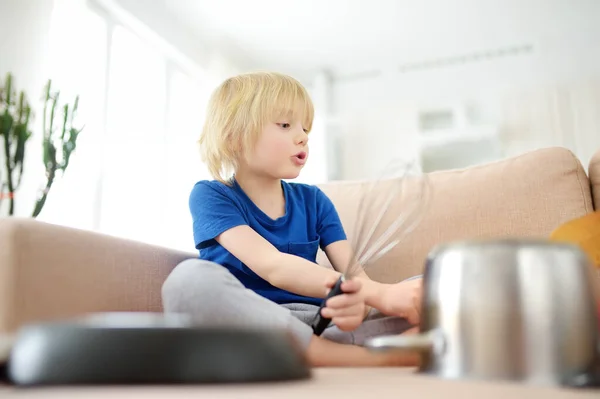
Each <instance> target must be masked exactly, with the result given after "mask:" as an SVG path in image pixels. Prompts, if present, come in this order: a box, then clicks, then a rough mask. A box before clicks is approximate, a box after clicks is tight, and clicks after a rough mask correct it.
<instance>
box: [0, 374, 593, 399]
mask: <svg viewBox="0 0 600 399" xmlns="http://www.w3.org/2000/svg"><path fill="white" fill-rule="evenodd" d="M137 397H143V398H148V399H152V398H177V399H186V398H190V399H191V398H194V399H198V398H214V399H233V398H235V399H238V398H256V399H270V398H274V399H275V398H276V399H283V398H285V399H288V398H289V399H314V398H328V399H333V398H335V397H339V398H340V399H353V398H357V399H359V398H360V399H387V398H402V399H407V398H415V399H426V398H443V399H450V398H460V399H463V398H484V399H496V398H498V399H506V398H511V399H517V398H524V399H525V398H527V399H530V398H544V399H570V398H573V399H577V398H590V399H591V398H595V399H598V398H600V389H595V390H592V389H590V390H583V389H563V388H552V387H539V386H525V385H520V384H516V383H515V384H513V383H510V384H509V383H491V382H479V381H478V382H467V381H448V380H441V379H437V378H434V377H431V376H424V375H416V374H415V373H414V370H412V369H393V368H386V369H381V368H378V369H377V368H371V369H348V368H345V369H316V370H315V371H314V375H313V378H311V379H310V380H305V381H299V382H285V383H278V384H272V383H270V384H256V385H248V384H245V385H219V386H214V385H213V386H207V385H195V386H131V387H54V388H28V389H19V388H14V387H9V386H4V387H0V398H3V399H4V398H7V399H8V398H20V399H30V398H31V399H33V398H57V399H58V398H60V399H67V398H82V399H83V398H85V399H95V398H103V399H104V398H109V399H126V398H137Z"/></svg>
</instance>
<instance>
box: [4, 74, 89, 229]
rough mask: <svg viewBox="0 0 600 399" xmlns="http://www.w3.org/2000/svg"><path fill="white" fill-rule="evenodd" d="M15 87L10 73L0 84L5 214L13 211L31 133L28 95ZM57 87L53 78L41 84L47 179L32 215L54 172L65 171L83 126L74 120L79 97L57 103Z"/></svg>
mask: <svg viewBox="0 0 600 399" xmlns="http://www.w3.org/2000/svg"><path fill="white" fill-rule="evenodd" d="M18 93H19V94H18V96H17V91H16V90H15V88H14V84H13V77H12V75H11V74H10V73H9V74H7V76H6V80H5V82H4V84H3V85H0V138H2V142H3V144H4V151H3V152H2V153H3V156H2V158H4V159H3V165H2V168H0V205H2V201H3V200H6V199H8V201H9V205H8V215H14V214H15V202H16V198H17V192H18V189H19V187H20V185H21V181H22V178H23V173H24V165H25V159H26V157H25V156H26V153H27V152H26V148H27V142H28V140H29V139H30V138H31V136H32V131H31V128H30V126H31V124H32V120H33V112H32V108H31V105H30V104H29V102H28V100H27V96H26V95H25V93H24V92H23V91H19V92H18ZM59 97H60V91H53V90H52V81H51V80H48V82H47V84H46V86H45V88H44V105H43V115H42V118H43V119H42V135H43V136H42V146H43V159H42V162H43V164H44V168H45V177H46V183H45V184H44V186H43V188H42V189H41V190H40V193H39V195H38V198H37V199H36V203H35V206H34V209H33V212H32V217H36V216H38V215H39V214H40V212H41V211H42V209H43V208H44V205H45V203H46V199H47V198H48V194H49V192H50V189H51V188H52V184H53V183H54V181H55V179H56V176H57V172H61V174H64V172H65V170H66V169H67V167H68V166H69V161H70V158H71V155H72V154H73V151H75V148H76V146H77V138H78V137H79V134H80V133H81V131H82V130H83V128H76V127H75V126H74V120H75V117H76V114H77V109H78V106H79V97H78V96H77V97H75V101H74V102H73V104H72V105H70V104H64V105H61V104H60V103H59Z"/></svg>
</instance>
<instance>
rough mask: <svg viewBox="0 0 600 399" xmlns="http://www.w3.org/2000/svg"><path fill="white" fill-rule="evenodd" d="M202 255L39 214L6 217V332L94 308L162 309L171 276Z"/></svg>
mask: <svg viewBox="0 0 600 399" xmlns="http://www.w3.org/2000/svg"><path fill="white" fill-rule="evenodd" d="M195 256H196V255H194V254H190V253H183V252H179V251H174V250H171V249H166V248H161V247H156V246H152V245H148V244H143V243H138V242H134V241H130V240H124V239H121V238H117V237H112V236H108V235H103V234H99V233H95V232H91V231H84V230H78V229H74V228H69V227H64V226H58V225H53V224H49V223H44V222H40V221H37V220H34V219H21V218H0V333H7V332H14V331H15V330H16V329H18V328H19V327H20V326H22V325H24V324H27V323H31V322H38V321H45V320H52V319H57V318H67V317H74V316H79V315H82V314H85V313H89V312H106V311H161V310H162V304H161V295H160V290H161V286H162V283H163V281H164V280H165V278H166V277H167V275H168V274H169V273H170V271H171V270H172V269H173V268H174V267H175V266H176V265H177V264H178V263H179V262H181V261H182V260H184V259H187V258H190V257H195Z"/></svg>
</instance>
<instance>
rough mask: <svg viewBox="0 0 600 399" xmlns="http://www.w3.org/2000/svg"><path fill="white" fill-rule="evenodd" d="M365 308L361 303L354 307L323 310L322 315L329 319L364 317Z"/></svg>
mask: <svg viewBox="0 0 600 399" xmlns="http://www.w3.org/2000/svg"><path fill="white" fill-rule="evenodd" d="M364 309H365V308H364V306H363V305H362V304H360V303H357V304H355V305H352V306H348V307H344V308H339V309H333V308H323V309H322V310H321V314H322V315H323V317H326V318H328V319H334V318H337V317H350V316H362V315H363V314H364Z"/></svg>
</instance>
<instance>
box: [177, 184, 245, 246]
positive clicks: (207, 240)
mask: <svg viewBox="0 0 600 399" xmlns="http://www.w3.org/2000/svg"><path fill="white" fill-rule="evenodd" d="M189 207H190V212H191V214H192V223H193V230H194V245H195V246H196V249H202V248H206V247H208V246H210V245H212V244H214V239H215V238H216V237H217V236H219V235H220V234H221V233H223V232H225V231H227V230H229V229H231V228H233V227H236V226H240V225H244V224H247V222H246V220H245V218H244V216H243V213H242V211H241V210H240V208H239V207H238V206H237V204H236V203H235V202H234V201H233V200H232V199H231V198H229V197H228V196H227V195H226V194H225V193H224V192H222V191H221V190H219V189H218V188H217V187H213V186H211V184H210V183H208V182H199V183H197V184H196V185H195V186H194V188H193V189H192V192H191V193H190V197H189Z"/></svg>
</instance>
